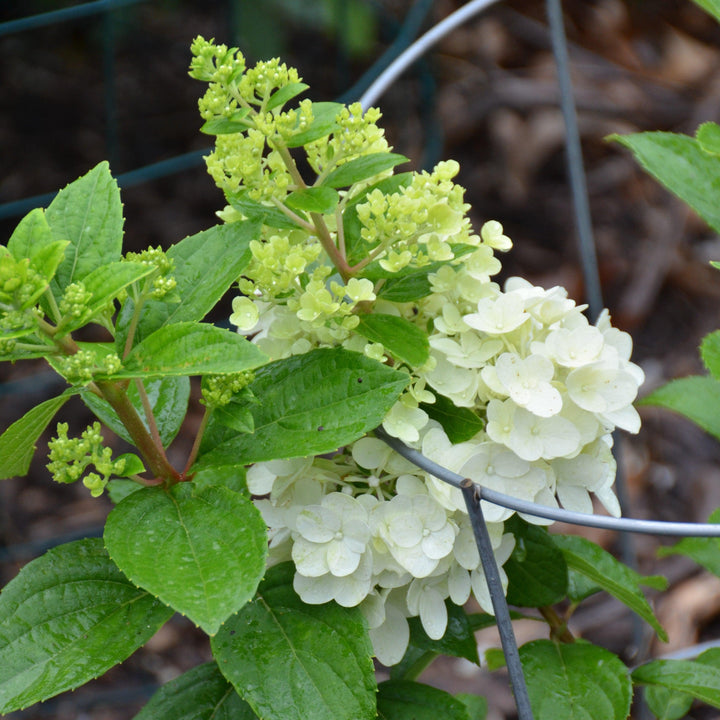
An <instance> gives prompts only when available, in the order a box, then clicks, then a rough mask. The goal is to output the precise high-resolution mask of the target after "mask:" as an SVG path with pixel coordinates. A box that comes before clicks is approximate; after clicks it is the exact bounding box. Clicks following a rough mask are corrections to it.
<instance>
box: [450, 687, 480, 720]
mask: <svg viewBox="0 0 720 720" xmlns="http://www.w3.org/2000/svg"><path fill="white" fill-rule="evenodd" d="M455 697H456V698H457V699H458V700H459V701H460V702H461V703H462V704H463V705H464V706H465V707H466V708H467V712H468V720H485V718H486V717H487V712H488V704H487V700H486V699H485V698H484V697H480V695H472V694H470V693H457V695H455Z"/></svg>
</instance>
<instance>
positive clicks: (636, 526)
mask: <svg viewBox="0 0 720 720" xmlns="http://www.w3.org/2000/svg"><path fill="white" fill-rule="evenodd" d="M375 435H376V436H377V437H378V438H379V439H380V440H382V441H383V442H384V443H386V444H387V445H389V446H390V447H391V448H392V449H393V450H395V452H397V453H398V454H399V455H402V456H403V457H404V458H405V459H406V460H409V461H410V462H411V463H413V464H414V465H417V466H418V467H419V468H420V469H421V470H425V472H428V473H430V474H431V475H434V476H435V477H436V478H437V479H438V480H442V481H443V482H446V483H449V484H450V485H453V486H454V487H456V488H458V489H460V490H462V483H463V480H465V478H464V477H463V476H462V475H458V474H457V473H455V472H452V470H448V469H447V468H444V467H442V465H438V464H437V463H435V462H433V461H432V460H430V459H429V458H426V457H425V456H424V455H423V454H422V453H421V452H419V451H418V450H414V449H413V448H410V447H408V446H407V445H405V443H403V442H402V441H401V440H398V439H397V438H395V437H392V436H391V435H388V434H387V433H386V432H385V430H383V429H382V428H381V427H379V428H376V429H375ZM474 484H475V487H476V488H477V491H478V494H479V497H480V499H481V500H487V502H490V503H493V505H500V506H501V507H506V508H509V509H510V510H515V511H516V512H521V513H525V514H526V515H533V516H535V517H542V518H547V519H548V520H556V521H559V522H566V523H570V524H572V525H585V526H586V527H596V528H605V529H608V530H617V531H620V532H633V533H644V534H646V535H677V536H683V537H720V524H717V525H715V524H711V523H688V522H665V521H662V520H638V519H636V518H614V517H608V516H606V515H588V514H586V513H579V512H573V511H571V510H562V509H561V508H551V507H547V506H545V505H538V504H537V503H533V502H529V501H528V500H520V499H519V498H515V497H512V496H511V495H505V494H503V493H499V492H496V491H495V490H490V489H488V488H484V487H482V485H479V484H478V483H474Z"/></svg>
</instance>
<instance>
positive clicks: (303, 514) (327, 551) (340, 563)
mask: <svg viewBox="0 0 720 720" xmlns="http://www.w3.org/2000/svg"><path fill="white" fill-rule="evenodd" d="M294 530H295V534H294V540H295V544H294V545H293V549H292V558H293V562H294V563H295V567H296V568H297V570H298V572H299V573H300V574H301V575H305V576H306V577H319V576H320V575H325V574H326V573H331V574H333V575H335V576H336V577H345V576H347V575H350V574H351V573H354V572H355V571H356V570H357V569H358V566H359V565H360V559H361V557H362V556H363V554H364V553H365V551H366V549H367V544H368V541H369V540H370V528H369V527H368V513H367V510H366V509H365V508H364V507H363V505H362V504H361V503H359V502H358V501H357V500H356V499H355V498H353V497H351V496H349V495H346V494H344V493H338V492H333V493H330V494H329V495H326V496H325V497H324V498H323V499H322V501H321V503H320V504H319V505H310V506H307V507H304V508H303V509H302V510H300V511H299V512H298V513H297V515H296V517H295V519H294Z"/></svg>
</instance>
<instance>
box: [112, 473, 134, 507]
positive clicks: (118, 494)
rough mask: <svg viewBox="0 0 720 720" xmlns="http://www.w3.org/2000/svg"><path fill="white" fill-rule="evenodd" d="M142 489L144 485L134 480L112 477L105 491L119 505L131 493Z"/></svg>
mask: <svg viewBox="0 0 720 720" xmlns="http://www.w3.org/2000/svg"><path fill="white" fill-rule="evenodd" d="M142 489H143V486H142V485H140V484H138V483H136V482H135V481H134V480H125V479H122V478H111V479H110V481H109V482H108V484H107V485H106V486H105V492H106V493H107V495H108V497H109V498H110V501H111V502H112V503H113V504H114V505H117V504H118V503H119V502H120V501H121V500H124V499H125V498H126V497H127V496H128V495H130V494H131V493H134V492H137V491H138V490H142Z"/></svg>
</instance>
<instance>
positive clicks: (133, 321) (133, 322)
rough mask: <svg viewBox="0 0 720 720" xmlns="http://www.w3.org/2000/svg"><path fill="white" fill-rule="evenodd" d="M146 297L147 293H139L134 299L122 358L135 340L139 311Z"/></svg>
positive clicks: (126, 354)
mask: <svg viewBox="0 0 720 720" xmlns="http://www.w3.org/2000/svg"><path fill="white" fill-rule="evenodd" d="M146 299H147V295H145V294H141V295H140V297H139V298H138V299H137V300H136V301H135V309H134V310H133V315H132V318H130V325H128V334H127V338H125V347H124V348H123V360H124V359H125V358H126V357H127V356H128V355H129V354H130V351H131V350H132V346H133V342H134V341H135V332H136V331H137V326H138V323H139V322H140V312H141V311H142V308H143V305H144V304H145V300H146Z"/></svg>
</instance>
